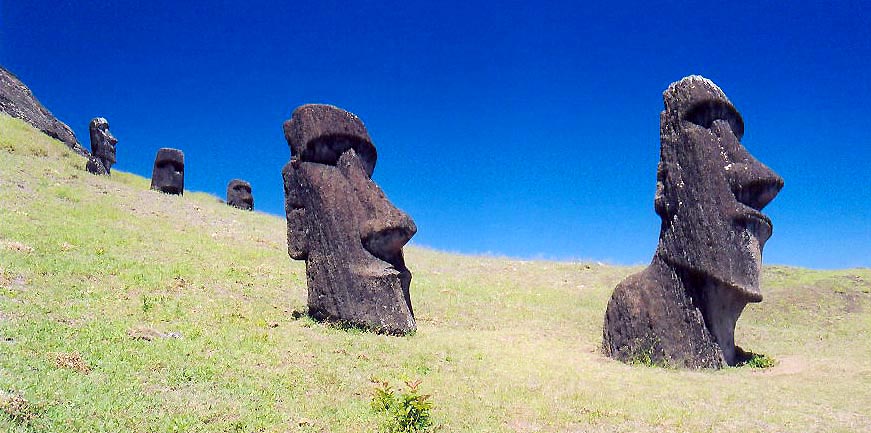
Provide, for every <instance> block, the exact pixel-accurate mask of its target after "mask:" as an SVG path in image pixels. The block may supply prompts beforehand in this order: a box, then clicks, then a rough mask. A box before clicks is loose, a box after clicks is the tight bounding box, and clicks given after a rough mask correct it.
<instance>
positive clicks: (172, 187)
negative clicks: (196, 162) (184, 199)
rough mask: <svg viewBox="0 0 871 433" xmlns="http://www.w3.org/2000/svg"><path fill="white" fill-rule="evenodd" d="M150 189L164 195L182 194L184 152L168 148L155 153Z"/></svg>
mask: <svg viewBox="0 0 871 433" xmlns="http://www.w3.org/2000/svg"><path fill="white" fill-rule="evenodd" d="M151 189H153V190H156V191H160V192H163V193H166V194H176V195H183V194H184V152H182V151H180V150H178V149H170V148H168V147H164V148H161V149H160V150H158V151H157V157H155V158H154V170H152V171H151Z"/></svg>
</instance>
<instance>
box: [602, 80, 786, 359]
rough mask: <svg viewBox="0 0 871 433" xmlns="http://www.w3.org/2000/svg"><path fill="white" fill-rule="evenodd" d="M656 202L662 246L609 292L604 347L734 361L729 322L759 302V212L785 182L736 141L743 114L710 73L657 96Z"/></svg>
mask: <svg viewBox="0 0 871 433" xmlns="http://www.w3.org/2000/svg"><path fill="white" fill-rule="evenodd" d="M663 100H664V101H665V110H663V111H662V113H661V114H660V140H661V145H660V160H659V168H658V170H657V176H656V177H657V185H656V197H655V199H654V208H655V209H656V213H657V214H658V215H659V216H660V218H661V219H662V227H661V229H660V234H659V246H658V247H657V249H656V253H655V254H654V256H653V260H652V262H651V264H650V266H648V267H647V268H646V269H645V270H643V271H641V272H640V273H637V274H635V275H632V276H630V277H628V278H626V279H625V280H624V281H623V282H621V283H620V284H619V285H618V286H617V288H616V289H615V290H614V293H613V295H612V296H611V301H610V303H609V304H608V310H607V312H606V315H605V328H604V341H603V350H604V352H605V354H606V355H608V356H611V357H614V358H617V359H620V360H622V361H626V362H632V361H641V360H643V361H644V362H651V363H654V364H660V365H673V366H684V367H690V368H720V367H723V366H724V365H735V364H736V363H738V362H740V361H741V360H742V359H743V357H745V356H746V353H745V352H744V351H742V350H741V349H740V348H738V347H736V346H735V341H734V333H735V323H736V321H737V320H738V316H740V314H741V312H742V310H743V309H744V307H745V306H746V305H747V303H749V302H761V301H762V293H761V292H760V289H759V275H760V271H761V267H762V248H763V246H764V245H765V241H767V240H768V238H769V237H770V236H771V227H772V226H771V221H770V220H769V219H768V217H766V216H765V215H763V214H762V213H761V212H760V211H761V210H762V208H763V207H765V205H767V204H768V203H769V202H770V201H771V200H772V199H774V197H775V196H776V195H777V193H778V192H779V191H780V189H781V188H782V187H783V179H781V178H780V177H779V176H778V175H777V174H776V173H774V172H773V171H771V170H770V169H769V168H768V167H766V166H765V165H763V164H762V163H761V162H759V161H757V160H756V159H755V158H753V156H752V155H750V153H749V152H748V151H747V149H745V148H744V146H743V145H742V144H741V143H740V140H741V136H742V135H743V134H744V121H743V119H742V118H741V115H740V114H738V111H737V110H736V109H735V107H734V106H733V105H732V103H731V102H730V101H729V99H728V98H726V95H725V94H724V93H723V91H722V90H720V88H719V87H717V85H715V84H714V83H713V82H711V81H710V80H708V79H706V78H703V77H700V76H690V77H686V78H684V79H682V80H680V81H678V82H676V83H672V84H671V85H670V86H669V87H668V89H667V90H666V91H665V92H664V93H663Z"/></svg>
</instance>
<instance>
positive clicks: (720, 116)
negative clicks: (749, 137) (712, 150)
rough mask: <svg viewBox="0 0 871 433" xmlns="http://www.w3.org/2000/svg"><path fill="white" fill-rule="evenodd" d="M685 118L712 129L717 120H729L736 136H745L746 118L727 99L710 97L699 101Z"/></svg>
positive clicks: (688, 111) (739, 137)
mask: <svg viewBox="0 0 871 433" xmlns="http://www.w3.org/2000/svg"><path fill="white" fill-rule="evenodd" d="M684 120H686V121H688V122H690V123H693V124H696V125H699V126H701V127H702V128H705V129H711V125H713V123H714V121H715V120H725V121H727V122H729V126H730V127H731V128H732V133H733V134H735V137H737V138H738V139H739V140H740V139H741V137H743V136H744V119H742V118H741V114H739V113H738V111H737V110H735V107H733V106H732V104H730V103H728V102H726V101H720V100H715V99H710V100H706V101H701V102H697V103H695V104H694V105H693V106H692V107H690V109H689V110H687V112H686V114H685V115H684Z"/></svg>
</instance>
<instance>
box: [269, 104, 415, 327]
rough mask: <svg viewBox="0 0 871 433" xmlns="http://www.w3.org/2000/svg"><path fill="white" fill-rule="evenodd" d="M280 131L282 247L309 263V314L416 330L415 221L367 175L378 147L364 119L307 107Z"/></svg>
mask: <svg viewBox="0 0 871 433" xmlns="http://www.w3.org/2000/svg"><path fill="white" fill-rule="evenodd" d="M284 131H285V138H286V139H287V142H288V144H289V145H290V148H291V154H292V157H291V161H290V162H289V163H288V164H287V165H285V166H284V169H283V170H282V174H283V177H284V193H285V210H286V213H287V246H288V248H287V250H288V254H289V255H290V256H291V257H292V258H294V259H296V260H305V262H306V275H307V279H308V309H309V315H311V316H312V317H314V318H316V319H321V320H334V321H340V322H344V323H348V324H352V325H356V326H362V327H366V328H369V329H373V330H375V331H378V332H384V333H389V334H405V333H408V332H411V331H413V330H415V329H416V324H415V320H414V314H413V311H412V307H411V297H410V294H409V286H410V284H411V272H410V271H409V270H408V268H406V266H405V259H404V258H403V255H402V247H403V246H404V245H405V244H406V243H407V242H408V241H409V239H411V237H412V236H414V234H415V233H416V232H417V227H415V225H414V221H412V219H411V218H410V217H409V216H408V215H407V214H405V213H404V212H402V211H401V210H399V209H397V208H396V207H394V206H393V205H392V204H391V203H390V201H388V200H387V197H386V196H385V195H384V193H383V192H382V191H381V189H380V188H379V187H378V185H376V184H375V182H373V181H372V179H371V177H370V176H371V173H372V171H373V170H374V167H375V160H376V153H375V147H374V145H372V142H371V140H370V139H369V134H368V133H367V132H366V128H365V127H364V126H363V122H361V121H360V119H359V118H357V116H355V115H353V114H351V113H348V112H346V111H344V110H341V109H339V108H336V107H333V106H329V105H304V106H301V107H299V108H297V109H296V110H294V112H293V116H292V117H291V119H290V120H288V121H287V122H285V124H284Z"/></svg>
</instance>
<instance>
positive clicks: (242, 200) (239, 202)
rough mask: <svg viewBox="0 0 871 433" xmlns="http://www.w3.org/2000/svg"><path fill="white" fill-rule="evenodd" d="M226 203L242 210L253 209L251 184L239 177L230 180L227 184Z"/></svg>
mask: <svg viewBox="0 0 871 433" xmlns="http://www.w3.org/2000/svg"><path fill="white" fill-rule="evenodd" d="M227 204H228V205H230V206H233V207H236V208H239V209H243V210H254V196H253V195H251V184H250V183H248V182H245V181H244V180H241V179H233V180H231V181H230V184H229V185H227Z"/></svg>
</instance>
